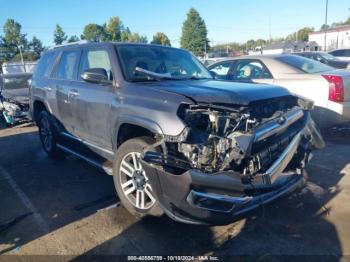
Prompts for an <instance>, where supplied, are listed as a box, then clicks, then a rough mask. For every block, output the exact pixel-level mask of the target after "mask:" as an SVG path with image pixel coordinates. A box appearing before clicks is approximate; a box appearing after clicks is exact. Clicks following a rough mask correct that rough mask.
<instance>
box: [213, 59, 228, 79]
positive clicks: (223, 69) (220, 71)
mask: <svg viewBox="0 0 350 262" xmlns="http://www.w3.org/2000/svg"><path fill="white" fill-rule="evenodd" d="M231 65H232V62H225V63H220V64H218V65H216V66H214V67H212V68H210V71H211V72H214V73H215V74H216V78H217V79H221V80H225V79H226V78H227V74H228V72H229V70H230V68H231Z"/></svg>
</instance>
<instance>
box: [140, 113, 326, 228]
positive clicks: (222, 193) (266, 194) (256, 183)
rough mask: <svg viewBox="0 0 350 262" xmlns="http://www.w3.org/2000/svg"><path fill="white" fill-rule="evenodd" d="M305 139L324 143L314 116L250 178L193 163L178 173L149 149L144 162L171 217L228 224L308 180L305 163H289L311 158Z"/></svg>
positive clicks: (309, 142)
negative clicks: (267, 165) (293, 165)
mask: <svg viewBox="0 0 350 262" xmlns="http://www.w3.org/2000/svg"><path fill="white" fill-rule="evenodd" d="M306 138H308V139H307V142H305V140H306ZM305 143H306V144H313V145H314V146H316V147H322V146H323V140H322V137H321V136H320V134H319V132H318V130H317V128H316V127H315V124H314V122H313V121H312V119H311V118H310V117H308V119H307V120H306V124H305V126H304V128H303V129H302V130H301V131H300V132H299V133H298V134H297V135H295V137H294V138H293V139H292V141H291V142H290V144H289V145H288V146H287V147H286V148H285V150H284V151H283V152H282V153H281V154H280V156H279V158H278V159H277V160H276V161H275V162H274V163H273V164H272V165H271V167H270V168H269V169H268V170H267V171H266V172H265V173H263V174H258V175H255V176H254V178H253V180H252V181H250V182H249V183H244V182H243V180H242V175H241V174H239V173H237V172H233V171H222V172H218V173H214V174H206V173H203V172H201V171H199V170H195V169H191V170H188V171H186V172H184V173H182V174H172V173H169V172H166V171H165V169H164V166H163V165H161V164H160V163H161V162H162V161H161V159H160V158H161V155H160V154H159V153H152V152H147V153H146V154H145V155H144V157H143V159H142V165H143V167H144V169H145V171H146V173H147V175H148V177H149V181H150V183H151V186H152V189H153V191H154V192H155V194H156V195H157V197H158V201H159V204H160V205H161V206H162V208H163V209H164V210H165V212H166V214H168V215H169V216H170V217H171V218H173V219H175V220H177V221H181V222H186V223H194V224H215V225H219V224H228V223H231V222H233V221H235V220H237V219H240V218H242V217H243V216H245V215H246V214H247V213H248V212H249V211H252V210H254V209H256V208H257V207H259V206H261V205H263V204H266V203H269V202H271V201H273V200H275V199H278V198H280V197H282V196H284V195H287V194H289V193H290V192H292V191H294V190H296V189H297V188H300V187H302V186H303V185H304V183H305V181H306V175H305V174H304V171H303V168H300V169H296V168H294V169H290V168H287V166H288V165H289V163H290V162H292V161H293V160H294V162H295V160H296V161H298V162H302V164H301V167H303V166H304V165H305V164H306V162H307V161H308V156H309V155H308V153H306V151H305V150H303V149H304V148H305ZM286 170H288V171H286ZM291 170H292V171H291Z"/></svg>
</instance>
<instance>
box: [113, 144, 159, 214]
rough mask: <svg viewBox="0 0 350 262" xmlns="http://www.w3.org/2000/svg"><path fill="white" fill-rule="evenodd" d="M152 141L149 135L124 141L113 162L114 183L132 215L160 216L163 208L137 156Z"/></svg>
mask: <svg viewBox="0 0 350 262" xmlns="http://www.w3.org/2000/svg"><path fill="white" fill-rule="evenodd" d="M152 143H154V140H153V139H152V138H150V137H139V138H133V139H130V140H127V141H126V142H124V143H123V144H122V145H121V146H120V147H119V148H118V151H117V153H116V157H115V159H114V163H113V179H114V185H115V188H116V191H117V194H118V196H119V199H120V201H121V203H122V204H123V206H124V207H125V208H126V209H127V210H128V211H129V212H130V213H131V214H133V215H134V216H136V217H139V218H141V217H144V216H146V215H152V216H161V215H162V214H163V210H162V209H161V207H160V206H159V203H158V198H157V196H156V195H155V193H154V191H153V190H152V187H151V185H150V183H149V182H148V181H149V179H148V177H147V174H146V172H145V171H144V170H143V168H142V165H141V163H140V161H139V156H140V154H141V153H142V151H143V149H144V148H145V147H147V146H149V145H151V144H152Z"/></svg>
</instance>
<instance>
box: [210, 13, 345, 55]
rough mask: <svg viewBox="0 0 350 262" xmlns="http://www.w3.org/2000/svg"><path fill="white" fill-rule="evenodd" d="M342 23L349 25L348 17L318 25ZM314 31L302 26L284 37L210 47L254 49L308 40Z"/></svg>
mask: <svg viewBox="0 0 350 262" xmlns="http://www.w3.org/2000/svg"><path fill="white" fill-rule="evenodd" d="M342 25H350V17H349V18H348V19H347V20H346V21H344V22H336V23H332V24H331V25H325V24H323V25H322V26H321V27H320V30H321V31H322V30H326V29H331V28H334V27H337V26H342ZM312 32H315V28H314V27H303V28H301V29H299V30H297V31H295V32H293V33H291V34H289V35H287V36H286V37H276V38H273V39H250V40H248V41H246V42H245V43H238V42H231V43H227V44H219V45H214V46H213V47H212V49H211V50H212V51H222V52H227V51H228V52H231V51H249V50H254V49H255V48H256V47H262V46H265V45H266V44H268V43H278V42H283V41H305V42H307V41H309V33H312Z"/></svg>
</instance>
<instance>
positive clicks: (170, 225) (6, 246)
mask: <svg viewBox="0 0 350 262" xmlns="http://www.w3.org/2000/svg"><path fill="white" fill-rule="evenodd" d="M332 136H333V137H331V139H329V141H327V147H326V148H325V149H322V150H320V151H317V152H315V156H314V158H313V160H312V162H311V163H310V165H309V166H308V169H307V171H308V174H309V182H308V184H307V186H306V187H305V188H304V189H302V190H300V191H298V192H296V193H294V194H293V195H291V196H289V197H287V198H284V199H281V200H279V201H277V202H275V204H272V205H269V206H266V207H264V208H260V209H259V210H258V211H257V212H256V213H255V214H254V215H252V216H250V217H248V218H246V219H243V220H240V221H238V222H236V223H233V224H231V225H228V226H219V227H203V226H192V225H184V224H179V223H176V222H173V221H171V220H170V219H168V218H167V217H161V218H152V219H144V220H137V219H135V218H134V217H133V216H131V215H129V214H128V213H127V212H126V210H125V209H124V208H123V207H121V206H119V205H118V199H117V197H116V196H115V193H114V186H113V181H112V177H110V176H108V175H105V174H103V173H102V172H100V171H99V170H97V169H95V168H93V167H91V166H89V165H88V164H86V163H85V162H83V161H81V160H79V159H76V158H74V157H71V156H69V157H67V158H66V159H60V160H52V159H49V158H48V157H47V156H46V154H45V153H44V152H43V150H42V149H41V145H40V142H39V138H38V134H37V128H36V127H34V126H29V127H28V126H27V127H15V128H10V129H5V128H2V129H1V130H0V199H1V200H0V201H1V211H0V254H14V255H37V254H42V255H46V254H50V255H72V256H80V255H95V254H103V255H115V254H117V255H119V254H124V255H160V254H162V255H169V254H171V255H214V256H219V257H221V256H225V255H254V256H259V257H260V256H261V257H264V256H267V255H334V256H345V257H343V258H345V259H346V258H349V255H350V227H349V221H350V204H349V199H350V142H349V141H350V140H349V139H350V136H349V137H346V136H343V135H337V134H332ZM346 255H348V257H346Z"/></svg>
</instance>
